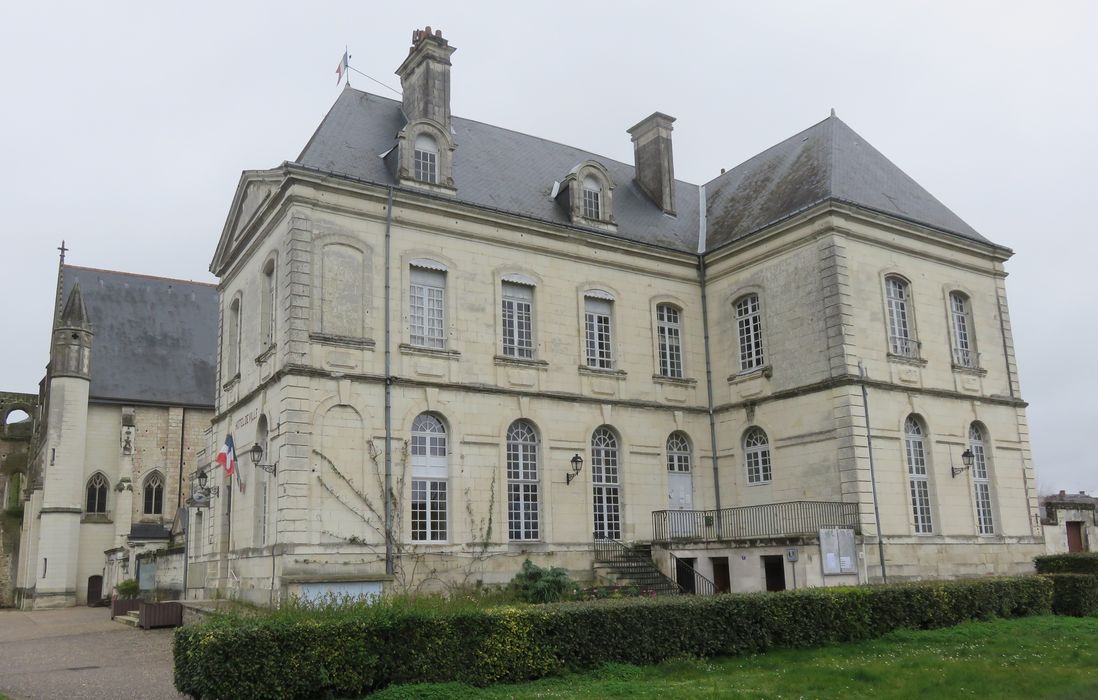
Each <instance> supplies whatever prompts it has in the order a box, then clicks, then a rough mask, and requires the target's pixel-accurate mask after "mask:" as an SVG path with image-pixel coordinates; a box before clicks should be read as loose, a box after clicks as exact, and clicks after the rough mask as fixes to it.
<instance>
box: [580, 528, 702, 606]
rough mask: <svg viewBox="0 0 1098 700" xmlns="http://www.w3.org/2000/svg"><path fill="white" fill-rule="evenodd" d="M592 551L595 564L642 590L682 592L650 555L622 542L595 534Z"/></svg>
mask: <svg viewBox="0 0 1098 700" xmlns="http://www.w3.org/2000/svg"><path fill="white" fill-rule="evenodd" d="M592 550H593V552H594V555H595V556H594V559H595V562H596V563H599V564H606V565H608V566H609V567H611V568H612V569H613V570H615V571H616V572H617V573H618V574H619V575H622V576H624V577H626V578H627V579H628V580H630V581H632V582H633V583H635V584H636V585H638V586H639V587H641V588H643V589H650V590H652V591H653V592H655V593H657V594H659V593H660V592H664V593H680V592H682V586H680V585H679V584H678V583H677V582H676V581H675V580H673V579H671V578H668V577H667V576H666V575H665V574H664V573H663V572H662V571H660V569H659V567H658V566H656V564H655V562H653V561H652V557H651V554H643V553H641V552H639V551H637V550H636V549H634V548H633V547H630V546H629V545H627V544H625V543H624V542H621V541H619V540H615V539H611V538H609V537H605V536H604V535H602V534H601V533H598V532H596V533H595V537H594V542H593V544H592Z"/></svg>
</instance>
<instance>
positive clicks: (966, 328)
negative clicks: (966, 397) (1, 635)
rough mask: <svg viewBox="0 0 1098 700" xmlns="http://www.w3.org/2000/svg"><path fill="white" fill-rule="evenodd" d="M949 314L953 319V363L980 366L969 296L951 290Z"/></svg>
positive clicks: (960, 365)
mask: <svg viewBox="0 0 1098 700" xmlns="http://www.w3.org/2000/svg"><path fill="white" fill-rule="evenodd" d="M949 316H950V319H952V321H953V323H952V326H953V364H955V365H957V366H958V367H966V368H969V369H973V368H975V367H978V366H979V363H978V362H977V357H978V356H977V354H976V337H975V334H974V333H973V332H972V303H971V302H970V301H969V299H968V297H967V296H965V295H964V294H962V293H961V292H950V294H949Z"/></svg>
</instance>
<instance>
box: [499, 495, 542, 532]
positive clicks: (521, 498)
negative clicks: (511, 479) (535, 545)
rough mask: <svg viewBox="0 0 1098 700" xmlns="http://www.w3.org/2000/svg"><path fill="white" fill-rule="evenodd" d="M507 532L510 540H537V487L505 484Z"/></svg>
mask: <svg viewBox="0 0 1098 700" xmlns="http://www.w3.org/2000/svg"><path fill="white" fill-rule="evenodd" d="M507 532H508V537H509V538H510V539H511V540H514V541H518V540H536V539H537V538H538V485H537V484H536V483H510V484H507Z"/></svg>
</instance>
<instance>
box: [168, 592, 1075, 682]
mask: <svg viewBox="0 0 1098 700" xmlns="http://www.w3.org/2000/svg"><path fill="white" fill-rule="evenodd" d="M1052 595H1053V584H1052V581H1051V579H1050V577H1042V576H1031V577H1025V578H992V579H973V580H965V581H950V582H934V583H920V584H898V585H890V586H864V587H858V588H813V589H806V590H800V591H790V592H785V593H755V594H732V595H720V596H705V597H702V596H683V597H675V598H659V599H643V598H638V599H625V600H605V601H593V602H579V603H559V604H552V605H541V606H527V607H519V608H514V607H501V608H486V609H479V608H469V609H459V610H447V609H445V608H439V609H419V608H416V607H409V606H406V605H405V606H401V605H396V604H390V603H386V602H384V601H383V602H381V603H378V604H375V605H373V606H369V607H357V608H353V609H350V610H348V611H347V612H346V613H333V612H331V611H329V612H326V613H325V614H321V615H317V616H315V617H308V616H304V615H301V614H293V615H283V614H279V613H275V614H273V615H270V616H267V617H255V618H249V619H241V618H226V619H221V620H216V621H214V622H211V623H207V624H204V625H196V626H193V627H183V628H180V629H178V630H176V633H175V648H174V655H175V685H176V688H178V689H179V690H180V691H181V692H183V693H187V694H188V695H190V696H192V697H195V698H206V699H217V698H235V697H249V698H317V697H329V696H333V695H334V696H337V697H357V696H362V695H365V694H367V693H369V692H371V691H374V690H378V689H380V688H383V687H385V686H387V685H390V684H394V683H413V682H417V683H418V682H435V683H440V682H448V681H458V682H461V683H467V684H470V685H478V686H482V685H487V684H490V683H497V682H521V681H527V680H532V679H535V678H540V677H543V676H547V675H552V674H556V673H561V672H564V671H579V670H586V669H590V668H594V667H597V666H599V665H602V664H604V663H607V662H623V663H631V664H651V663H656V662H659V661H662V660H664V659H667V658H670V657H674V656H681V655H689V656H702V657H705V656H718V655H738V654H751V653H758V652H761V651H765V650H767V649H771V648H776V647H787V648H788V647H812V646H819V645H822V644H831V643H837V642H847V641H854V640H860V639H869V638H873V637H878V636H880V635H882V634H885V633H887V632H890V631H892V630H895V629H898V628H912V629H929V628H935V627H945V626H949V625H955V624H958V623H961V622H964V621H966V620H982V619H990V618H994V617H1016V616H1022V615H1031V614H1045V613H1048V612H1049V611H1050V610H1051V604H1052Z"/></svg>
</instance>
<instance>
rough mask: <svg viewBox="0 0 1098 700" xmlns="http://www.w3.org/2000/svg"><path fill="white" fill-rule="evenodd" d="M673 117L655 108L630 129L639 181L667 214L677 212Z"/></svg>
mask: <svg viewBox="0 0 1098 700" xmlns="http://www.w3.org/2000/svg"><path fill="white" fill-rule="evenodd" d="M674 121H675V118H674V117H669V116H667V115H666V114H663V113H662V112H653V113H652V115H651V116H649V117H647V118H646V119H643V120H641V122H640V123H639V124H637V125H636V126H634V127H633V128H632V129H629V135H630V136H632V137H633V162H634V164H635V166H636V175H635V179H636V181H637V184H638V185H640V187H641V189H642V190H644V192H645V194H647V195H648V196H649V197H651V198H652V201H653V202H655V203H656V204H657V205H658V206H659V208H660V209H663V211H664V212H666V213H668V214H674V213H675V159H674V157H673V155H672V153H671V131H672V127H671V124H672V123H673V122H674Z"/></svg>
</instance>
